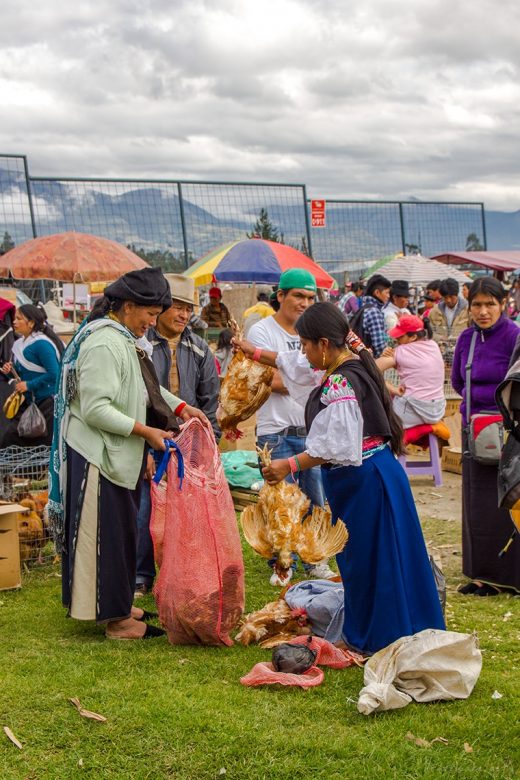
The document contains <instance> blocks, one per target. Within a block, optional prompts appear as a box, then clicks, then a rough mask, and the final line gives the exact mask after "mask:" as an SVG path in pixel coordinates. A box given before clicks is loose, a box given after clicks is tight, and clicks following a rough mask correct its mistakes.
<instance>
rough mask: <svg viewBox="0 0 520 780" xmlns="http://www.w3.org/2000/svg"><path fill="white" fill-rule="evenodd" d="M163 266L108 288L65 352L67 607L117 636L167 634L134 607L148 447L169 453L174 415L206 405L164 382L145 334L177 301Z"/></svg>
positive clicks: (54, 515)
mask: <svg viewBox="0 0 520 780" xmlns="http://www.w3.org/2000/svg"><path fill="white" fill-rule="evenodd" d="M171 303H172V301H171V294H170V287H169V285H168V282H167V281H166V279H165V278H164V276H163V274H162V272H161V270H160V269H159V268H146V269H143V270H141V271H131V272H130V273H128V274H125V275H124V276H122V277H120V279H118V280H117V281H116V282H113V283H112V284H110V285H109V286H108V287H107V288H106V290H105V294H104V296H103V298H102V299H101V300H100V301H99V302H98V303H97V304H96V307H95V308H94V310H93V311H92V313H91V314H90V315H89V317H88V319H87V321H86V323H85V325H84V326H83V327H82V328H81V329H80V330H79V331H78V333H77V334H76V336H75V337H74V339H73V340H72V341H71V343H70V344H69V346H68V347H67V350H66V352H65V354H64V357H63V363H62V368H61V373H60V378H59V380H58V394H57V398H56V417H55V429H54V438H53V452H52V455H51V471H50V485H51V492H50V501H49V516H50V518H51V522H52V525H53V528H54V536H55V540H56V544H57V547H58V550H59V551H60V552H61V555H62V592H63V603H64V605H65V606H66V607H67V608H68V611H69V615H70V616H71V617H73V618H76V619H77V620H96V621H97V622H98V623H102V624H105V625H106V636H107V637H108V638H110V639H140V638H148V637H150V636H158V635H160V634H162V633H164V632H162V631H161V629H158V628H155V627H154V626H150V625H148V624H146V623H144V622H143V619H144V617H145V613H143V610H141V609H138V608H136V607H133V606H132V601H133V594H134V589H135V566H136V536H137V527H136V517H137V510H138V507H139V497H140V490H141V483H142V477H143V474H144V471H145V468H146V454H145V453H146V449H147V447H145V445H146V444H147V445H148V447H151V448H152V449H155V450H164V449H165V444H164V439H172V438H173V435H174V431H176V430H178V425H177V421H176V417H180V418H181V419H183V420H186V419H188V418H189V417H192V416H197V417H200V416H202V417H203V415H202V413H201V412H200V411H199V410H198V409H193V408H192V407H189V406H187V405H186V404H185V403H184V402H183V401H181V399H180V398H177V397H176V396H174V395H172V394H171V393H169V392H168V391H167V390H164V389H163V388H160V387H159V383H158V381H157V378H156V376H155V372H154V369H153V365H152V364H151V361H150V360H149V359H148V357H147V356H146V354H145V352H144V351H143V350H142V349H141V348H140V347H139V339H141V338H142V337H143V336H144V334H145V333H146V332H147V330H148V328H150V327H151V326H153V325H155V323H156V319H157V316H158V315H159V314H161V313H162V312H163V311H165V310H166V309H167V308H169V306H171Z"/></svg>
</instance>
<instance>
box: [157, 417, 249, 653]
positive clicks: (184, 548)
mask: <svg viewBox="0 0 520 780" xmlns="http://www.w3.org/2000/svg"><path fill="white" fill-rule="evenodd" d="M175 445H176V446H177V447H178V448H179V450H180V452H181V454H182V455H181V456H179V454H178V453H177V452H172V453H171V456H169V462H168V465H167V482H166V485H165V486H164V485H160V484H156V482H154V481H152V485H151V495H152V515H151V522H150V529H151V533H152V538H153V542H154V550H155V555H156V560H158V561H159V560H160V564H161V565H160V570H159V575H158V577H157V580H156V584H155V588H154V594H155V598H156V602H157V607H158V610H159V617H160V619H161V621H162V623H163V625H164V627H165V628H166V630H167V632H168V639H169V641H170V642H171V643H172V644H176V645H186V644H204V645H232V644H233V642H232V640H231V637H230V632H231V631H232V630H233V629H234V628H235V627H236V625H237V624H238V621H239V620H240V617H241V615H242V611H243V608H244V563H243V560H242V548H241V544H240V536H239V533H238V526H237V521H236V516H235V509H234V506H233V499H232V498H231V493H230V492H229V488H228V485H227V482H226V478H225V476H224V471H223V468H222V464H221V462H220V457H219V452H218V450H217V446H216V443H215V438H214V436H213V432H212V430H211V426H210V425H209V423H207V424H206V423H202V422H201V421H200V420H198V419H196V418H192V419H191V420H189V421H188V422H187V423H186V424H185V425H183V426H182V427H181V432H180V434H179V436H178V437H177V438H176V440H175ZM167 459H168V455H167V456H166V460H167ZM181 460H182V461H183V463H184V474H183V475H182V474H181V472H180V471H179V467H180V465H181ZM158 477H159V478H160V470H158V472H157V474H156V477H154V480H155V479H157V478H158ZM181 480H182V485H181Z"/></svg>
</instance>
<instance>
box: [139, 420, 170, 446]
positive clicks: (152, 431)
mask: <svg viewBox="0 0 520 780" xmlns="http://www.w3.org/2000/svg"><path fill="white" fill-rule="evenodd" d="M143 427H144V430H143V434H142V437H143V439H144V440H145V441H146V443H147V444H149V445H150V447H151V448H152V449H153V450H160V451H161V452H164V450H165V449H166V445H165V443H164V439H173V433H172V431H161V429H160V428H151V427H150V426H149V425H145V426H143Z"/></svg>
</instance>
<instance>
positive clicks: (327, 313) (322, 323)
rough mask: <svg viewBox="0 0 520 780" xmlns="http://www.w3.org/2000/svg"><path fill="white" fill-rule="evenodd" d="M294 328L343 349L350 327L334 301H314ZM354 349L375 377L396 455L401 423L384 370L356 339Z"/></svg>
mask: <svg viewBox="0 0 520 780" xmlns="http://www.w3.org/2000/svg"><path fill="white" fill-rule="evenodd" d="M295 327H296V331H297V333H298V335H299V336H300V337H302V338H304V339H309V341H312V342H313V343H315V344H316V343H317V342H318V341H319V340H320V339H323V338H326V339H328V340H329V342H330V343H331V344H333V345H334V346H335V347H336V348H337V349H343V348H344V347H345V346H347V345H348V336H349V334H350V333H352V331H351V330H350V326H349V324H348V322H347V318H346V317H345V315H344V314H343V312H342V311H340V310H339V309H338V307H337V306H335V305H334V304H333V303H330V302H326V303H315V304H314V305H313V306H309V308H308V309H306V310H305V311H304V313H303V314H302V315H301V316H300V317H299V318H298V320H297V322H296V325H295ZM356 345H357V346H356V348H355V351H356V353H357V354H358V355H359V359H360V360H361V363H362V364H363V366H364V368H365V369H366V372H367V374H368V375H369V376H370V377H371V379H373V380H374V382H375V384H376V386H377V389H378V390H379V394H380V397H381V401H382V403H383V408H384V410H385V413H386V416H387V418H388V423H389V425H390V446H391V448H392V451H393V452H394V453H395V454H396V455H400V454H401V453H402V451H403V426H402V424H401V420H400V419H399V417H398V416H397V415H396V413H395V412H394V408H393V406H392V399H391V397H390V393H389V392H388V389H387V387H386V384H385V381H384V379H383V374H382V373H381V371H380V370H379V368H378V367H377V364H376V362H375V360H374V358H373V357H372V354H371V352H370V351H369V350H368V349H367V347H366V346H365V345H364V344H363V342H362V341H360V340H359V339H357V341H356Z"/></svg>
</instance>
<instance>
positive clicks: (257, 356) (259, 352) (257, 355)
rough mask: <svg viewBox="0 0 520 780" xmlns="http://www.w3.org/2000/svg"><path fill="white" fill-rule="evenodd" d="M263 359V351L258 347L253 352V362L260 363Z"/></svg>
mask: <svg viewBox="0 0 520 780" xmlns="http://www.w3.org/2000/svg"><path fill="white" fill-rule="evenodd" d="M261 357H262V350H261V349H260V347H257V348H256V349H255V351H254V352H253V360H256V362H257V363H259V362H260V358H261Z"/></svg>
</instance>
